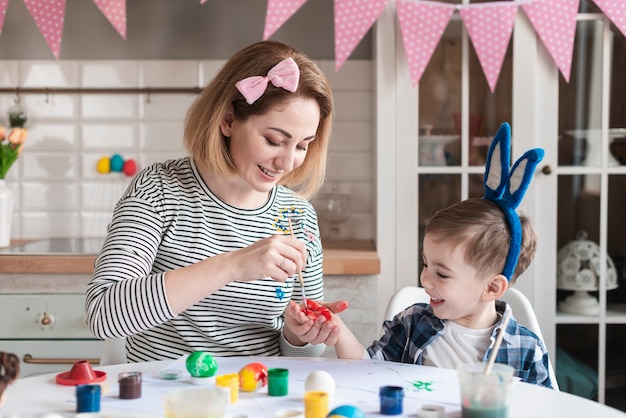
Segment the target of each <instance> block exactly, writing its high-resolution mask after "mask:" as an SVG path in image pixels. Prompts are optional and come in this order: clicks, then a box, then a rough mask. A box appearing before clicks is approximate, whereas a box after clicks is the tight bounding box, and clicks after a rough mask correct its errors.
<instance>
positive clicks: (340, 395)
mask: <svg viewBox="0 0 626 418" xmlns="http://www.w3.org/2000/svg"><path fill="white" fill-rule="evenodd" d="M185 359H186V357H182V358H180V359H178V360H175V361H172V363H170V364H169V365H167V366H165V367H164V368H162V369H161V370H165V369H167V370H179V371H180V372H181V378H180V379H178V380H163V379H160V378H159V372H160V370H155V371H154V372H153V373H152V374H146V373H144V376H143V385H142V397H141V398H139V399H134V400H122V399H119V397H118V389H117V388H111V390H110V392H109V393H108V394H106V395H104V396H103V397H102V400H101V405H102V410H103V411H107V413H109V412H110V413H111V415H108V416H111V417H115V416H122V415H123V416H125V417H144V416H145V417H147V416H151V417H163V400H162V399H163V395H164V394H165V393H167V392H169V391H171V390H174V389H179V388H190V389H191V388H194V387H197V386H196V385H192V384H191V383H190V375H189V373H188V372H187V370H186V368H185ZM216 361H217V364H218V371H217V374H218V375H220V374H226V373H237V372H239V370H240V369H241V368H242V367H243V366H245V365H246V364H248V363H252V362H261V363H263V364H264V365H265V366H267V368H268V369H269V368H273V367H280V368H285V369H288V370H289V393H288V394H287V396H281V397H274V396H269V395H268V393H267V387H263V388H261V389H259V390H258V391H256V392H242V391H240V393H239V401H238V402H237V403H236V404H231V405H228V406H227V413H228V415H227V417H232V418H235V417H237V418H243V417H248V418H263V417H269V418H275V417H276V416H277V412H279V411H283V412H284V411H294V412H295V411H300V412H301V413H304V402H303V396H304V392H305V390H304V382H305V380H306V377H307V376H308V375H309V374H310V373H311V372H314V371H316V370H324V371H326V372H328V373H330V374H331V375H332V376H333V378H334V380H335V383H336V390H335V393H334V395H333V396H332V397H331V399H330V402H329V406H330V409H332V408H334V407H337V406H339V405H352V406H356V407H358V408H360V409H361V410H362V411H363V412H364V413H365V414H366V415H367V416H380V414H379V411H380V399H379V396H378V393H379V389H380V387H381V386H387V385H390V386H400V387H402V388H404V402H403V412H404V413H403V415H401V416H412V417H414V416H416V415H415V414H416V412H417V410H418V409H419V408H421V407H422V406H423V405H426V404H436V405H441V406H443V407H444V408H445V409H446V416H448V417H451V416H459V415H458V412H459V411H460V404H459V399H460V394H459V388H458V386H459V384H458V378H457V376H456V371H454V370H446V369H440V368H433V367H425V366H414V365H407V364H400V363H392V362H382V361H373V360H346V361H343V360H339V361H327V360H324V359H310V358H304V359H297V358H284V357H263V358H255V357H216ZM72 401H73V400H72ZM116 413H117V414H118V415H115V414H116Z"/></svg>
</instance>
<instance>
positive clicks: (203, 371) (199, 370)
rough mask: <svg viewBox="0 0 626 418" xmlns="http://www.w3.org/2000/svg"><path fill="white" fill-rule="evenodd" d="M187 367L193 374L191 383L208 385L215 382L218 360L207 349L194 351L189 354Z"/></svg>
mask: <svg viewBox="0 0 626 418" xmlns="http://www.w3.org/2000/svg"><path fill="white" fill-rule="evenodd" d="M185 367H186V368H187V371H188V372H189V374H190V375H191V383H193V384H195V385H208V384H213V383H215V373H216V372H217V362H216V361H215V359H214V358H213V356H212V355H211V354H209V353H207V352H206V351H194V352H193V353H191V354H189V357H187V361H186V362H185Z"/></svg>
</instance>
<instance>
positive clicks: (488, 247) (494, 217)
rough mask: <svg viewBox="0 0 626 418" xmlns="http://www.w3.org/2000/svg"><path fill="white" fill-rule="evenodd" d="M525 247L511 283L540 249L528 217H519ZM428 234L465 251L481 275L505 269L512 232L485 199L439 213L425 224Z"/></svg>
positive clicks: (505, 220) (470, 262)
mask: <svg viewBox="0 0 626 418" xmlns="http://www.w3.org/2000/svg"><path fill="white" fill-rule="evenodd" d="M520 222H521V224H522V247H521V251H520V255H519V259H518V261H517V265H516V266H515V271H514V272H513V275H512V277H511V279H510V282H509V284H510V285H513V284H515V281H516V280H517V277H518V276H519V275H520V274H522V273H523V272H524V271H525V270H526V269H527V268H528V266H529V265H530V263H531V262H532V260H533V257H534V256H535V251H536V249H537V234H536V232H535V228H534V226H533V224H532V222H531V221H530V219H528V218H527V217H525V216H523V215H520ZM425 233H426V234H428V233H430V234H432V235H434V236H435V237H436V241H437V242H446V243H449V244H451V245H452V246H453V247H456V246H459V245H462V246H464V248H465V262H466V263H467V264H469V265H471V266H472V267H474V268H475V269H477V270H478V271H480V272H483V273H487V274H497V273H501V272H502V270H503V269H504V264H505V262H506V258H507V255H508V253H509V247H510V246H511V232H510V229H509V224H508V222H507V219H506V216H505V214H504V212H502V210H501V209H500V208H499V207H498V206H497V205H496V204H495V203H493V202H491V201H489V200H486V199H479V198H471V199H467V200H464V201H462V202H458V203H455V204H454V205H451V206H449V207H447V208H445V209H441V210H439V211H438V212H436V213H435V214H434V215H433V216H432V217H431V218H430V219H429V220H428V223H427V225H426V229H425Z"/></svg>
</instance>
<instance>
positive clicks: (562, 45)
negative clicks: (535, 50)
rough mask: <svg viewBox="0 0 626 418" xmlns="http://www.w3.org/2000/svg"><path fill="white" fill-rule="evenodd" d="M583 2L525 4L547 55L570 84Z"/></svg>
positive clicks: (560, 0) (558, 0)
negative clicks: (578, 21) (579, 8)
mask: <svg viewBox="0 0 626 418" xmlns="http://www.w3.org/2000/svg"><path fill="white" fill-rule="evenodd" d="M579 5H580V0H539V1H534V2H531V3H526V4H522V9H524V12H525V13H526V15H527V16H528V19H530V22H531V23H532V25H533V27H534V28H535V30H536V31H537V34H538V35H539V38H541V41H542V42H543V44H544V45H545V47H546V49H547V50H548V53H550V56H552V59H554V62H555V63H556V66H557V67H558V68H559V70H560V71H561V74H562V75H563V77H564V78H565V81H566V82H568V83H569V76H570V72H571V68H572V55H573V53H574V38H575V37H576V16H577V14H578V6H579Z"/></svg>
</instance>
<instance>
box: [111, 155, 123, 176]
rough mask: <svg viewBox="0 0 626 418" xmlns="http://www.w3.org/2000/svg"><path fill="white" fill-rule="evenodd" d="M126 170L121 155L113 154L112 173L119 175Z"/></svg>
mask: <svg viewBox="0 0 626 418" xmlns="http://www.w3.org/2000/svg"><path fill="white" fill-rule="evenodd" d="M123 168H124V159H123V158H122V156H121V155H119V154H113V155H112V156H111V171H115V172H118V173H121V172H122V169H123Z"/></svg>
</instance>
